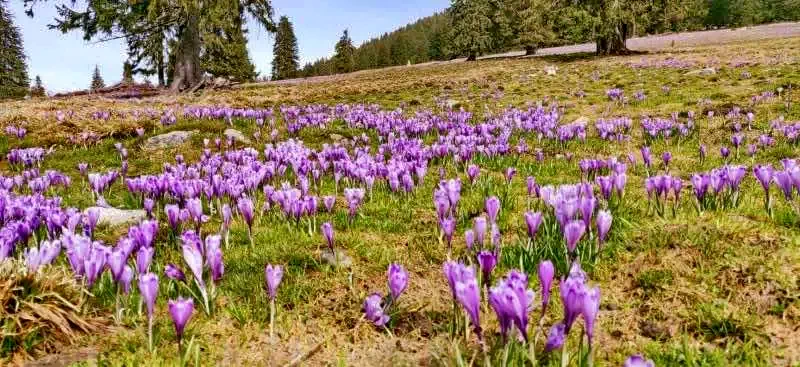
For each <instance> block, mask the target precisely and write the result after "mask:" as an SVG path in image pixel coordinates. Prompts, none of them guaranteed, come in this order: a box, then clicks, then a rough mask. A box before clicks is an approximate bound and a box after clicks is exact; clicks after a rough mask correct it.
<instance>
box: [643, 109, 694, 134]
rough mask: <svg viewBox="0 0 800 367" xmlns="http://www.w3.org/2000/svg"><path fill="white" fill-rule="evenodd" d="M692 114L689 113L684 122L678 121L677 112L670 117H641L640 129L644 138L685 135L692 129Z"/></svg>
mask: <svg viewBox="0 0 800 367" xmlns="http://www.w3.org/2000/svg"><path fill="white" fill-rule="evenodd" d="M693 116H694V114H692V113H690V114H689V119H688V120H687V122H686V123H682V122H679V121H678V116H677V114H673V116H672V117H670V118H668V119H665V118H658V117H656V118H651V117H644V118H642V121H641V124H642V130H643V131H644V137H645V138H646V139H658V138H663V139H667V138H670V137H672V136H680V137H687V136H689V134H691V133H692V131H693V130H694V126H695V125H694V118H693Z"/></svg>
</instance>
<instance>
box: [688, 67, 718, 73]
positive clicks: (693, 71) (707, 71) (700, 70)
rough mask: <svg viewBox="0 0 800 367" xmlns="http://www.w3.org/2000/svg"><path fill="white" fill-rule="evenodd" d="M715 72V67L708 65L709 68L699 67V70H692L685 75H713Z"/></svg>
mask: <svg viewBox="0 0 800 367" xmlns="http://www.w3.org/2000/svg"><path fill="white" fill-rule="evenodd" d="M716 73H717V69H714V68H711V67H709V68H702V69H699V70H692V71H690V72H688V73H686V75H714V74H716Z"/></svg>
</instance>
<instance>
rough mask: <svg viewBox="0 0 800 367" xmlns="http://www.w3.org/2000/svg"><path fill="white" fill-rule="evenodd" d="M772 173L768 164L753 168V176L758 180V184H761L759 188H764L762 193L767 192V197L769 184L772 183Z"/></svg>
mask: <svg viewBox="0 0 800 367" xmlns="http://www.w3.org/2000/svg"><path fill="white" fill-rule="evenodd" d="M773 172H774V170H773V168H772V165H769V164H766V165H760V164H757V165H756V166H755V167H753V175H755V176H756V179H758V182H759V183H761V187H763V188H764V191H765V192H767V195H769V184H770V182H771V181H772V175H773Z"/></svg>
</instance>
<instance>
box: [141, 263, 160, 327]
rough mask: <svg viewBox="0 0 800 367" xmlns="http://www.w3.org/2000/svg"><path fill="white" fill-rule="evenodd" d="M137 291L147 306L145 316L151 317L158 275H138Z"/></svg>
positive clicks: (156, 294)
mask: <svg viewBox="0 0 800 367" xmlns="http://www.w3.org/2000/svg"><path fill="white" fill-rule="evenodd" d="M139 293H140V294H141V295H142V299H144V303H145V305H146V306H147V317H148V318H151V319H152V318H153V313H154V312H155V306H156V297H158V276H157V275H155V274H153V273H146V274H142V275H140V276H139Z"/></svg>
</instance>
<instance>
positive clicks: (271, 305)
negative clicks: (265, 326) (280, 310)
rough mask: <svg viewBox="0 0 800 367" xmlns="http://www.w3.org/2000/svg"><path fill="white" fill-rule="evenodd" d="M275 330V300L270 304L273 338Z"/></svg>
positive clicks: (270, 331) (271, 334) (270, 335)
mask: <svg viewBox="0 0 800 367" xmlns="http://www.w3.org/2000/svg"><path fill="white" fill-rule="evenodd" d="M274 329H275V299H274V298H273V299H272V300H271V301H270V302H269V337H270V338H272V336H273V334H274V332H273V331H274Z"/></svg>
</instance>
